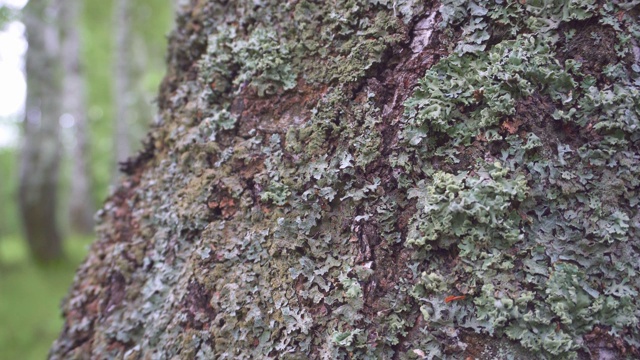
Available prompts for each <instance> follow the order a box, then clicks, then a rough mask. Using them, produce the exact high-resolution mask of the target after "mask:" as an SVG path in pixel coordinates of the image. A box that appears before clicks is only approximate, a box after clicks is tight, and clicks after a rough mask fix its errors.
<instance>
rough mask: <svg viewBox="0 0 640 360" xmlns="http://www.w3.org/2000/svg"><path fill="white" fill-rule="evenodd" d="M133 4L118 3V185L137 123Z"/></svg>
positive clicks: (116, 34) (116, 32) (116, 105)
mask: <svg viewBox="0 0 640 360" xmlns="http://www.w3.org/2000/svg"><path fill="white" fill-rule="evenodd" d="M131 6H132V4H131V2H130V1H128V0H116V2H115V6H114V9H115V14H114V22H115V29H114V31H115V40H116V41H115V44H116V48H115V71H114V90H115V93H114V94H113V99H114V101H115V104H114V105H115V106H114V107H115V115H116V118H115V119H114V120H115V121H114V123H115V126H114V129H115V132H114V140H113V145H114V147H115V151H114V160H115V163H114V168H113V169H114V171H113V179H114V181H115V180H116V179H117V177H118V170H117V169H118V163H120V162H122V161H125V160H126V159H127V158H128V157H129V156H131V142H132V140H131V135H130V134H131V127H132V126H133V125H134V120H133V113H134V110H133V106H132V105H133V104H134V103H135V99H134V98H133V96H134V94H133V89H132V79H131V76H132V71H131V63H132V62H133V61H134V59H132V57H131V55H132V51H131V50H132V49H131V38H132V34H131V19H130V17H131Z"/></svg>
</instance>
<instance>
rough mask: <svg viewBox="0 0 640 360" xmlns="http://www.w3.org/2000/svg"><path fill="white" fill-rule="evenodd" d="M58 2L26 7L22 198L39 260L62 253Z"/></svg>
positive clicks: (24, 217)
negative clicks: (59, 175) (59, 199)
mask: <svg viewBox="0 0 640 360" xmlns="http://www.w3.org/2000/svg"><path fill="white" fill-rule="evenodd" d="M58 5H59V3H58V1H57V0H40V1H31V2H29V4H28V5H27V6H26V7H25V9H24V22H25V25H26V29H27V41H28V43H29V49H28V51H27V62H26V73H27V101H26V111H25V114H26V117H25V121H24V134H23V139H22V148H21V151H22V152H21V157H20V189H19V202H20V214H21V218H22V223H23V227H24V230H25V236H26V239H27V242H28V244H29V247H30V250H31V253H32V255H33V257H34V258H35V259H36V260H37V261H40V262H49V261H53V260H56V259H59V258H60V257H61V256H62V246H61V243H62V240H61V237H60V233H59V229H58V225H57V221H56V220H57V219H56V218H57V216H56V210H57V209H56V206H57V188H58V168H59V162H60V148H61V146H60V140H59V117H60V103H61V97H60V94H61V93H62V91H61V90H62V88H61V77H60V75H61V74H60V62H59V33H58V26H57V25H58V24H57V23H56V19H57V12H58Z"/></svg>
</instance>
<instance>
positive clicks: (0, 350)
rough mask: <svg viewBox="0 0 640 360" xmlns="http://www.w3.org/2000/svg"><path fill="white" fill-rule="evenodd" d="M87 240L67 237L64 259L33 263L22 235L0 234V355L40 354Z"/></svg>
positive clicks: (26, 359) (25, 359)
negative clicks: (39, 264) (53, 263)
mask: <svg viewBox="0 0 640 360" xmlns="http://www.w3.org/2000/svg"><path fill="white" fill-rule="evenodd" d="M90 241H91V239H90V238H89V239H87V238H71V239H69V240H68V241H67V242H66V244H65V250H66V255H67V260H66V261H65V262H64V263H60V264H55V265H51V266H46V267H39V266H36V265H35V264H34V263H33V262H32V261H31V260H30V259H29V256H28V252H27V248H26V246H25V243H24V241H23V240H22V239H20V238H16V237H5V238H0V359H2V360H30V359H34V360H35V359H38V360H41V359H46V357H47V353H48V351H49V347H50V346H51V343H52V342H53V341H54V340H55V338H56V337H57V336H58V333H59V332H60V330H61V328H62V324H63V321H62V317H61V313H60V302H61V300H62V298H63V297H64V296H65V295H66V293H67V290H68V289H69V286H70V285H71V281H72V280H73V275H74V273H75V269H76V268H77V266H78V265H79V264H80V262H81V261H82V260H83V259H84V256H85V254H86V252H87V250H86V249H87V245H88V244H89V243H90Z"/></svg>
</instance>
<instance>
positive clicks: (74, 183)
mask: <svg viewBox="0 0 640 360" xmlns="http://www.w3.org/2000/svg"><path fill="white" fill-rule="evenodd" d="M80 6H81V3H80V1H78V0H69V1H65V2H63V3H62V6H61V8H60V23H61V26H62V46H61V53H60V54H61V61H62V64H63V67H64V79H63V90H64V91H63V103H62V104H63V112H64V115H63V116H64V117H66V118H67V120H68V121H71V122H72V124H73V135H74V136H73V141H72V143H71V144H70V154H71V156H72V159H71V162H72V171H71V193H70V199H69V219H70V224H71V228H72V230H74V231H76V232H78V233H81V234H90V233H91V232H92V231H93V225H94V224H93V214H94V212H95V207H94V203H93V197H92V193H91V177H90V174H89V166H88V165H89V151H88V150H89V149H88V146H87V141H88V133H87V131H88V129H87V108H86V95H85V94H86V90H85V89H86V87H85V84H84V75H83V71H82V65H81V64H80V36H79V33H78V23H79V21H80V20H79V14H80Z"/></svg>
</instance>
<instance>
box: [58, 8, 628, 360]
mask: <svg viewBox="0 0 640 360" xmlns="http://www.w3.org/2000/svg"><path fill="white" fill-rule="evenodd" d="M190 4H191V6H190V8H188V9H184V11H183V12H182V13H181V15H180V16H179V18H178V28H177V29H176V30H175V31H174V33H173V35H172V36H171V38H170V46H169V56H168V60H169V72H168V74H167V76H166V78H165V81H164V83H163V86H162V87H161V91H160V96H159V106H160V109H161V113H160V116H161V119H162V121H161V122H160V123H159V124H158V126H157V127H156V128H155V129H153V130H152V131H151V133H150V135H149V137H148V140H147V143H146V147H145V149H144V151H142V152H140V153H139V154H138V155H137V156H136V157H134V158H132V159H130V160H129V161H127V162H126V163H124V164H123V165H122V169H123V170H124V171H125V172H126V173H127V174H128V176H127V177H126V178H125V179H124V180H123V181H122V182H121V183H120V186H119V188H118V190H117V191H116V192H115V193H114V194H113V195H112V197H111V198H110V199H108V201H107V203H106V204H105V206H104V208H103V210H102V211H101V212H100V214H101V223H100V225H99V226H98V230H99V231H98V240H97V242H96V243H95V244H94V245H93V247H92V249H91V253H90V255H89V257H88V259H87V260H86V262H85V264H84V265H83V266H82V267H81V268H80V269H79V271H78V274H77V277H76V282H75V284H74V285H73V288H72V289H71V293H70V295H69V296H68V297H67V300H66V302H65V304H64V306H63V309H64V314H65V317H66V323H65V327H64V329H63V332H62V334H61V335H60V338H59V339H58V340H57V341H56V343H55V344H54V346H53V349H52V352H51V358H52V359H84V358H125V359H147V358H158V359H174V358H180V359H276V358H278V359H469V358H471V359H493V358H497V359H507V358H516V359H545V358H546V359H562V358H580V359H588V358H592V359H608V358H624V357H630V358H637V357H638V356H639V355H640V354H639V353H638V349H637V347H638V345H639V344H640V330H639V328H638V324H639V317H640V302H639V301H638V300H637V294H638V290H639V289H640V277H638V276H637V273H638V271H640V264H639V263H638V261H637V259H638V256H639V255H640V254H639V252H640V247H639V246H638V245H639V243H640V237H639V234H640V213H639V211H638V206H637V205H638V202H640V194H639V191H640V190H639V189H640V182H639V181H638V179H639V178H640V177H639V176H638V174H639V172H640V171H639V169H640V126H639V125H640V121H639V119H638V117H639V113H640V96H639V95H640V94H639V90H640V89H639V85H638V84H639V83H640V82H639V81H638V80H637V78H638V71H640V61H639V58H640V50H639V49H638V47H637V43H638V40H639V39H638V34H640V31H638V29H639V28H640V27H639V26H640V24H638V22H637V21H638V11H637V9H636V8H635V7H634V4H635V3H622V2H620V4H615V3H613V4H605V5H600V4H597V5H596V4H593V3H592V2H591V1H583V2H537V1H526V2H525V1H518V2H495V1H489V0H480V1H476V2H466V1H446V2H445V3H443V4H442V5H440V4H433V3H425V2H419V1H411V0H404V1H393V2H392V1H384V0H378V1H364V0H354V1H309V0H301V1H289V2H284V1H262V2H256V1H253V0H251V1H249V0H247V1H229V2H227V1H215V2H214V1H206V0H199V1H191V3H190Z"/></svg>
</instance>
